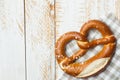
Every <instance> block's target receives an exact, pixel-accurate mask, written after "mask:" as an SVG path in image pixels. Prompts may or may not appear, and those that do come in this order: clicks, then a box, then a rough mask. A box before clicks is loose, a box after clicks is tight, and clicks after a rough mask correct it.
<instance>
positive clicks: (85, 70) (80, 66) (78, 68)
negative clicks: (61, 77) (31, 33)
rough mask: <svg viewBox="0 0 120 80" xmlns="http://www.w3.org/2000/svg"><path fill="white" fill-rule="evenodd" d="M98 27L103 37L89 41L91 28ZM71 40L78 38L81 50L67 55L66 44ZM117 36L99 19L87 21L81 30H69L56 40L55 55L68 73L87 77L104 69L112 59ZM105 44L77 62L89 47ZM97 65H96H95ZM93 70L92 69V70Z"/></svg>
mask: <svg viewBox="0 0 120 80" xmlns="http://www.w3.org/2000/svg"><path fill="white" fill-rule="evenodd" d="M93 28H94V29H97V30H98V31H99V32H100V33H101V34H102V36H103V38H100V39H96V40H93V41H91V42H89V41H88V40H87V35H88V32H89V30H90V29H93ZM71 40H77V43H78V45H79V47H80V50H79V51H77V52H76V53H75V54H74V55H72V56H70V57H67V55H66V53H65V46H66V44H67V43H68V42H70V41H71ZM115 40H116V39H115V37H114V35H113V33H112V32H111V30H110V29H109V28H108V26H107V25H106V24H104V23H103V22H101V21H98V20H91V21H89V22H87V23H85V24H84V25H83V26H82V28H81V30H80V33H79V32H68V33H65V34H64V35H63V36H61V37H60V38H59V39H58V41H57V42H56V46H55V55H56V59H57V62H58V64H60V67H61V68H62V69H63V71H65V72H66V73H68V74H70V75H72V76H75V77H87V76H90V75H93V74H95V73H97V72H98V71H100V70H101V69H103V68H104V67H105V66H106V65H107V63H108V62H109V61H110V58H111V56H112V53H113V52H114V49H115ZM100 44H103V45H104V46H103V49H102V50H101V51H100V52H99V53H97V54H96V55H94V56H93V57H91V58H89V59H88V60H86V61H84V62H79V63H78V62H75V60H76V59H78V58H79V57H82V56H83V55H84V54H85V53H86V52H87V51H88V49H89V48H92V47H95V46H97V45H100ZM94 65H96V66H94ZM90 70H92V71H90Z"/></svg>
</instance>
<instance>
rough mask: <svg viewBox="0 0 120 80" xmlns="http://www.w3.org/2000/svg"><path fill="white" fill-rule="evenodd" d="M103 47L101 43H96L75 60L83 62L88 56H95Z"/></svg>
mask: <svg viewBox="0 0 120 80" xmlns="http://www.w3.org/2000/svg"><path fill="white" fill-rule="evenodd" d="M102 48H103V45H97V46H95V47H94V48H91V49H89V50H88V51H87V52H86V54H85V55H83V56H82V57H80V58H79V59H77V60H76V62H84V61H86V60H88V59H89V58H91V57H93V56H95V55H96V54H97V53H98V52H100V51H101V50H102Z"/></svg>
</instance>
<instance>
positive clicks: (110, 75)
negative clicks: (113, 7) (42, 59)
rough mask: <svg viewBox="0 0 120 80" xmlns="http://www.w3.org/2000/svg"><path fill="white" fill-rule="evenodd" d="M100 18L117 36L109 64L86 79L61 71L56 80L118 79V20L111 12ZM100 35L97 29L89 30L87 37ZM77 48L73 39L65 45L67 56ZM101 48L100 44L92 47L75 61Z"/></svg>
mask: <svg viewBox="0 0 120 80" xmlns="http://www.w3.org/2000/svg"><path fill="white" fill-rule="evenodd" d="M100 20H101V21H103V22H105V23H106V24H107V25H108V26H109V27H110V29H111V30H112V31H113V33H114V35H115V37H116V38H117V46H116V48H117V49H116V52H115V54H114V56H113V58H112V61H111V63H110V65H108V66H107V68H106V70H105V71H103V72H101V73H100V74H98V75H96V76H93V77H89V78H87V79H78V78H74V77H72V76H69V75H68V74H66V73H63V74H62V76H60V77H59V79H58V80H120V22H119V21H118V19H117V18H116V17H115V16H113V15H112V14H110V15H108V16H107V17H103V18H102V19H100ZM100 37H101V34H100V33H99V32H98V31H97V30H91V31H90V32H89V36H88V39H89V40H90V41H91V40H94V39H99V38H100ZM79 49H80V48H79V47H78V45H77V43H76V41H75V40H73V41H71V42H69V43H68V44H67V45H66V54H67V55H68V56H71V55H72V54H74V53H75V52H76V51H78V50H79ZM101 49H102V45H99V46H96V47H95V48H93V49H90V50H88V52H87V53H86V54H85V55H84V56H82V57H81V58H80V59H78V60H77V62H81V61H85V60H87V59H88V58H90V57H91V56H94V55H95V54H96V53H98V52H99V51H100V50H101Z"/></svg>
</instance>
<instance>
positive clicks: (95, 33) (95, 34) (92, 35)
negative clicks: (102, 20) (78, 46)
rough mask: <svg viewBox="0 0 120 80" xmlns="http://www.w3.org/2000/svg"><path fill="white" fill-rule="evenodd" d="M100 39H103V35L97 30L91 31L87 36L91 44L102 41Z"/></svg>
mask: <svg viewBox="0 0 120 80" xmlns="http://www.w3.org/2000/svg"><path fill="white" fill-rule="evenodd" d="M100 38H102V35H101V33H100V32H99V31H98V30H96V29H91V30H89V32H88V35H87V39H88V41H89V42H90V41H93V40H95V39H100Z"/></svg>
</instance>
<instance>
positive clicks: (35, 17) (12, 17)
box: [0, 0, 120, 80]
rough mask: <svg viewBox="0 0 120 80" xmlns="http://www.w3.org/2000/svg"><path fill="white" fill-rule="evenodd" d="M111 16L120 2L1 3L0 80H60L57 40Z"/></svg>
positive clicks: (16, 0)
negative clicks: (56, 56)
mask: <svg viewBox="0 0 120 80" xmlns="http://www.w3.org/2000/svg"><path fill="white" fill-rule="evenodd" d="M54 8H55V9H54ZM54 12H55V15H56V16H54ZM109 13H113V14H114V15H115V16H116V17H117V18H118V19H120V0H0V80H58V76H59V71H58V68H59V66H58V64H57V63H56V62H55V58H54V43H55V40H56V39H57V38H58V37H59V36H60V35H61V34H63V33H65V32H67V31H71V30H72V31H78V30H77V28H78V27H79V26H81V25H82V24H83V23H84V22H85V21H87V20H89V19H97V18H99V17H100V16H102V15H108V14H109Z"/></svg>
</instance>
